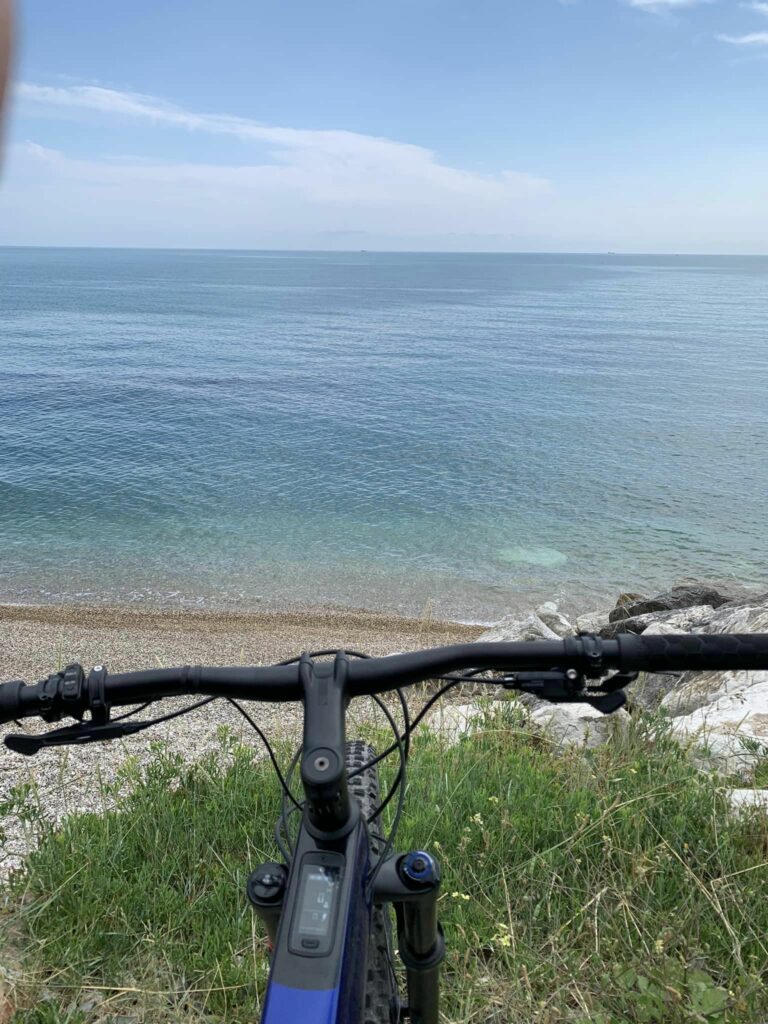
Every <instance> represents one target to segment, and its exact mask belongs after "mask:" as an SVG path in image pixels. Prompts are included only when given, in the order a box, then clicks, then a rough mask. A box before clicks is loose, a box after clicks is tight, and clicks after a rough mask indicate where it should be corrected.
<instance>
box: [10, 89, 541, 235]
mask: <svg viewBox="0 0 768 1024" xmlns="http://www.w3.org/2000/svg"><path fill="white" fill-rule="evenodd" d="M17 94H18V98H19V99H20V100H21V102H22V105H23V106H27V107H31V106H32V105H36V106H38V107H40V108H42V109H43V110H45V112H46V114H48V115H50V114H51V113H55V112H56V111H57V110H58V111H60V112H61V113H62V114H67V113H68V114H69V115H70V116H71V115H72V114H73V113H74V114H77V113H78V112H80V113H82V114H87V115H88V116H91V117H96V118H99V119H101V120H107V121H109V122H111V123H112V124H113V125H116V124H118V123H119V122H120V121H125V120H128V119H129V120H132V121H134V122H140V123H141V124H142V125H145V126H146V127H147V128H148V129H149V130H150V131H151V130H152V128H153V126H154V129H155V131H156V133H157V134H158V136H159V139H160V141H161V142H163V141H165V140H166V139H167V140H168V145H169V146H170V145H171V144H172V142H173V141H174V140H173V139H172V138H171V137H170V136H171V133H172V132H177V131H179V130H182V131H188V132H190V133H192V134H194V135H199V136H200V157H199V159H192V160H187V161H178V160H174V159H164V158H159V159H158V158H147V157H146V156H141V157H135V156H130V155H128V156H125V155H114V154H107V155H101V156H99V157H98V158H91V157H89V158H85V157H83V156H81V155H79V154H78V155H75V154H70V153H67V152H63V151H61V150H57V149H52V148H50V147H47V146H45V145H40V142H41V141H44V140H37V141H30V142H26V143H20V144H17V145H15V146H11V147H10V148H9V152H8V161H7V163H8V173H7V177H6V181H5V187H4V189H3V190H2V192H0V226H2V236H0V237H3V238H4V239H5V240H8V239H11V238H14V237H26V238H27V240H30V239H31V240H32V241H33V242H34V243H35V244H46V242H45V240H46V239H53V241H54V242H55V241H56V240H58V239H62V238H64V239H70V240H71V242H70V244H103V241H101V240H110V244H139V245H141V244H148V243H149V244H171V245H193V246H203V247H214V248H218V247H225V248H226V247H227V246H230V245H234V246H238V247H243V248H251V247H254V246H256V247H266V248H270V247H274V246H275V245H278V246H282V245H285V244H290V245H292V246H293V247H295V248H302V247H305V246H307V245H309V246H310V247H313V246H314V247H317V244H318V241H317V240H318V239H319V240H320V243H319V244H321V247H322V245H324V244H326V242H328V240H329V239H330V240H331V241H333V240H334V239H336V238H337V237H338V235H339V232H342V233H345V234H349V233H350V232H351V233H354V232H357V233H358V234H360V235H361V236H362V235H365V236H366V237H370V238H380V237H384V236H385V235H388V236H389V235H392V234H399V235H401V236H408V235H419V236H423V237H432V238H436V237H440V236H445V235H448V234H450V233H451V232H453V233H455V234H457V235H462V236H463V235H469V234H482V235H485V234H490V233H492V232H499V231H502V232H506V233H512V234H517V233H518V232H519V231H520V230H521V226H522V225H524V224H525V223H527V221H528V220H529V219H530V217H531V215H532V210H533V209H534V208H541V207H542V206H544V207H546V206H547V205H549V204H550V203H551V202H552V201H553V191H552V189H551V186H550V184H549V182H548V181H547V180H546V179H544V178H540V177H537V176H535V175H532V174H526V173H521V172H518V171H511V170H500V171H497V172H496V173H493V174H480V173H478V172H475V171H469V170H464V169H462V168H459V167H452V166H449V165H447V164H445V163H442V162H441V161H440V160H439V159H438V158H437V156H436V155H435V154H434V153H433V152H432V151H431V150H429V149H426V148H424V147H422V146H417V145H413V144H411V143H404V142H398V141H394V140H392V139H386V138H379V137H376V136H373V135H364V134H360V133H356V132H349V131H343V130H327V131H307V130H303V129H296V128H286V127H278V126H272V125H265V124H261V123H259V122H257V121H253V120H249V119H247V118H238V117H231V116H229V115H226V114H198V113H196V112H193V111H189V110H186V109H183V108H182V107H178V106H176V105H174V104H171V103H166V102H165V101H163V100H159V99H157V98H156V97H153V96H145V95H142V94H138V93H128V92H119V91H117V90H113V89H105V88H102V87H99V86H86V85H82V86H66V87H64V86H62V87H54V86H41V85H34V84H22V85H20V86H19V87H18V88H17ZM225 135H226V136H232V137H234V138H236V139H239V140H241V141H242V143H243V146H242V151H241V152H238V153H237V155H236V156H235V157H230V159H229V163H222V162H216V163H214V162H211V159H210V156H209V155H208V154H210V153H211V151H212V149H214V148H215V147H213V146H212V145H211V138H210V137H214V138H215V137H219V138H221V137H222V136H225ZM206 136H208V138H206ZM241 157H242V158H241ZM334 244H335V242H334ZM368 247H370V245H369V246H368Z"/></svg>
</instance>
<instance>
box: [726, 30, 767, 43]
mask: <svg viewBox="0 0 768 1024" xmlns="http://www.w3.org/2000/svg"><path fill="white" fill-rule="evenodd" d="M717 38H718V39H719V40H720V42H721V43H730V44H731V46H768V32H747V34H746V35H743V36H727V35H719V36H718V37H717Z"/></svg>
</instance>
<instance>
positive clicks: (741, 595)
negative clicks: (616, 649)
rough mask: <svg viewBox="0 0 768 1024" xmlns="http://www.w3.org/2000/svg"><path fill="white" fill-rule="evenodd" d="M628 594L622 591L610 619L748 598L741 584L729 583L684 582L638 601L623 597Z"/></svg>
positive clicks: (721, 603)
mask: <svg viewBox="0 0 768 1024" xmlns="http://www.w3.org/2000/svg"><path fill="white" fill-rule="evenodd" d="M628 596H631V595H626V594H622V596H621V597H620V598H619V600H618V601H617V602H616V607H615V608H614V609H613V611H612V612H611V614H610V621H611V622H619V621H621V619H630V618H633V617H635V616H638V615H647V614H649V613H651V612H669V611H677V610H678V609H680V608H692V607H694V606H695V605H705V604H706V605H711V606H712V607H713V608H719V607H720V606H721V605H723V604H727V603H729V602H731V603H732V602H734V601H739V600H747V599H748V598H749V596H750V594H749V591H748V590H746V589H745V588H744V587H739V586H735V585H733V584H728V583H718V584H716V585H714V584H708V583H695V582H690V583H684V584H680V585H678V586H676V587H672V588H671V590H667V591H665V592H664V593H662V594H657V595H656V597H650V598H640V599H639V600H637V601H631V600H629V601H628V600H626V598H627V597H628Z"/></svg>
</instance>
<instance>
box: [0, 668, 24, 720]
mask: <svg viewBox="0 0 768 1024" xmlns="http://www.w3.org/2000/svg"><path fill="white" fill-rule="evenodd" d="M24 686H25V684H24V683H23V682H21V680H19V679H14V680H13V682H10V683H0V725H4V724H5V723H6V722H13V721H14V720H15V719H17V718H21V717H22V715H23V714H24V712H23V710H22V702H21V691H22V690H23V689H24Z"/></svg>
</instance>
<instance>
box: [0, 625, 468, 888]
mask: <svg viewBox="0 0 768 1024" xmlns="http://www.w3.org/2000/svg"><path fill="white" fill-rule="evenodd" d="M481 631H482V629H481V627H472V626H463V625H459V624H456V623H446V622H433V621H428V620H422V621H419V620H412V619H403V618H397V617H392V616H386V615H381V614H369V613H366V612H356V611H348V610H343V609H340V610H335V609H331V610H308V611H292V612H285V613H258V612H257V613H243V612H219V613H216V612H199V611H184V612H174V611H165V610H152V609H133V608H110V607H103V606H99V607H90V606H74V605H67V606H50V607H48V606H37V607H28V606H27V607H21V606H12V605H0V650H1V651H2V654H3V668H2V676H0V678H2V679H3V680H6V679H11V678H16V679H18V678H21V679H25V680H26V681H27V682H33V681H36V680H37V679H39V678H42V677H43V676H45V675H48V674H49V673H50V672H53V671H55V670H57V669H58V668H59V667H61V666H63V665H65V664H68V663H69V662H80V663H81V664H83V665H84V666H85V667H86V668H89V667H90V666H92V665H94V664H105V665H106V666H107V668H108V669H110V670H112V671H115V672H119V671H130V670H132V669H139V668H150V667H153V666H172V665H183V664H192V665H194V664H207V665H259V664H271V663H273V662H276V661H280V660H282V659H284V658H288V657H292V656H293V655H296V654H299V653H300V652H301V651H302V650H318V649H323V648H331V647H333V648H336V647H341V646H343V647H345V648H346V649H348V650H357V651H363V652H365V653H368V654H391V653H393V652H395V651H407V650H415V649H417V648H419V647H434V646H438V645H440V644H446V643H457V642H462V641H467V640H472V639H474V638H475V637H476V636H478V635H479V633H480V632H481ZM183 703H187V701H186V700H184V701H166V702H164V703H163V705H162V708H163V710H169V709H170V708H171V707H173V706H180V705H181V704H183ZM157 707H160V705H157ZM253 708H255V709H256V713H255V714H254V717H255V718H256V720H257V721H258V723H259V725H260V726H262V727H263V728H264V730H265V732H266V733H267V735H269V736H274V737H278V736H280V737H297V736H298V735H299V729H300V715H299V709H298V708H294V707H289V706H287V705H275V704H259V705H252V706H251V709H253ZM367 708H368V704H367V702H363V701H361V702H359V708H358V710H357V711H356V712H353V718H354V715H355V714H357V715H363V716H364V715H366V714H368V710H367ZM251 709H249V710H251ZM61 724H62V725H63V724H67V723H66V722H62V723H61ZM221 725H227V726H229V727H230V728H232V729H233V730H234V731H235V732H236V733H237V734H238V735H239V736H241V737H242V739H243V740H244V741H245V742H248V743H253V744H254V747H255V748H257V747H258V749H259V753H261V748H260V745H259V741H258V738H257V737H256V736H255V734H254V733H253V732H252V731H251V730H250V729H249V727H248V726H247V725H246V724H245V723H244V721H243V719H242V718H241V717H240V716H239V715H238V713H237V711H235V709H234V708H232V707H231V705H229V704H228V703H226V702H224V701H216V702H215V703H213V704H210V705H208V706H207V707H205V708H201V709H200V710H199V711H196V712H193V713H192V714H190V715H189V716H185V717H183V718H181V719H177V720H176V721H174V722H171V723H167V724H164V725H162V726H158V727H157V728H155V729H151V730H147V732H145V733H142V734H140V735H138V736H135V737H132V738H130V739H128V740H116V741H113V742H110V743H100V744H93V745H92V746H88V747H83V748H79V749H73V748H68V747H60V748H57V749H55V750H46V751H42V752H41V753H40V754H37V755H36V756H35V757H31V758H25V757H21V756H20V755H18V754H12V753H11V752H10V751H9V750H7V749H6V748H5V747H4V746H3V747H0V800H3V799H4V798H5V797H7V796H8V793H9V791H10V790H11V789H12V787H14V786H18V785H19V784H21V783H24V782H28V781H34V782H37V783H38V787H37V789H38V793H39V799H40V801H41V805H42V808H43V811H44V813H45V814H46V815H47V816H49V817H50V818H53V819H55V820H58V819H59V818H61V817H62V816H63V815H65V814H67V813H71V812H72V811H76V810H77V811H82V810H100V809H102V808H103V806H104V802H103V797H102V795H101V792H100V788H99V779H103V780H104V781H107V782H109V781H111V780H112V779H113V778H114V775H115V771H116V769H117V767H118V766H119V765H120V764H121V762H123V761H124V759H125V758H126V757H127V756H129V755H130V756H135V757H138V758H139V759H140V760H142V761H143V760H147V759H148V758H149V757H150V756H151V751H150V744H151V743H152V742H154V741H155V740H158V739H162V740H165V741H166V742H168V744H169V745H170V747H171V748H172V749H174V750H176V751H178V752H179V753H181V754H182V755H183V756H184V757H185V758H186V759H193V758H195V757H199V756H201V755H202V754H203V753H205V752H206V751H208V750H210V749H212V748H213V747H215V746H218V740H217V730H218V728H219V726H221ZM54 727H55V726H54ZM25 728H26V729H28V730H29V731H40V730H41V729H45V728H50V727H47V726H45V725H44V724H36V723H35V724H33V723H29V724H28V723H25ZM352 728H353V727H351V728H350V732H351V731H352ZM9 731H16V727H15V726H11V727H9ZM0 828H3V829H4V830H5V832H6V834H7V835H6V839H5V841H3V840H2V839H0V875H1V874H3V873H5V872H7V871H8V870H10V869H11V868H12V867H13V866H15V865H17V864H18V863H19V861H20V859H21V857H23V855H24V853H25V852H26V850H27V849H28V848H29V845H30V843H31V842H32V841H33V837H32V836H31V835H29V834H28V832H27V830H26V829H25V827H24V825H23V823H22V822H20V821H19V820H18V819H17V818H16V817H8V818H5V819H3V820H0Z"/></svg>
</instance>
